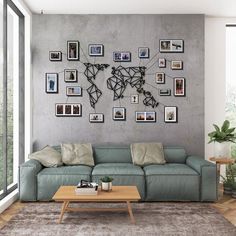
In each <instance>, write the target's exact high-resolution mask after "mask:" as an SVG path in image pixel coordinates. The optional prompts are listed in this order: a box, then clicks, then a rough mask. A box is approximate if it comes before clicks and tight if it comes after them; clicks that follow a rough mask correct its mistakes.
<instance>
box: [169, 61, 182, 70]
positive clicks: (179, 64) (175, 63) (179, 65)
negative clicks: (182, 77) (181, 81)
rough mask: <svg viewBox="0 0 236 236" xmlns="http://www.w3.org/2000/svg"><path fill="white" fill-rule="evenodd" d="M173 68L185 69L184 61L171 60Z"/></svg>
mask: <svg viewBox="0 0 236 236" xmlns="http://www.w3.org/2000/svg"><path fill="white" fill-rule="evenodd" d="M171 69H172V70H183V61H171Z"/></svg>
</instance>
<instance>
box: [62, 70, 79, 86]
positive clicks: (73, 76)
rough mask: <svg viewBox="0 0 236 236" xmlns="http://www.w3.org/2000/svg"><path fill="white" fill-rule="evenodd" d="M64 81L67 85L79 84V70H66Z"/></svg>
mask: <svg viewBox="0 0 236 236" xmlns="http://www.w3.org/2000/svg"><path fill="white" fill-rule="evenodd" d="M64 80H65V82H67V83H75V82H77V70H76V69H65V70H64Z"/></svg>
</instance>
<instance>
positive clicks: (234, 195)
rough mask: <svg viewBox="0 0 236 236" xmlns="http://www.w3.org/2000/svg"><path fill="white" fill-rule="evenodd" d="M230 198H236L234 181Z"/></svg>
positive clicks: (235, 183)
mask: <svg viewBox="0 0 236 236" xmlns="http://www.w3.org/2000/svg"><path fill="white" fill-rule="evenodd" d="M232 198H236V182H234V183H233V184H232Z"/></svg>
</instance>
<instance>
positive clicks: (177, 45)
mask: <svg viewBox="0 0 236 236" xmlns="http://www.w3.org/2000/svg"><path fill="white" fill-rule="evenodd" d="M159 42H160V43H159V48H160V49H159V51H160V52H175V53H177V52H184V41H183V40H182V39H160V41H159Z"/></svg>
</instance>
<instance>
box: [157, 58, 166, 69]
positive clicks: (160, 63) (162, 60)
mask: <svg viewBox="0 0 236 236" xmlns="http://www.w3.org/2000/svg"><path fill="white" fill-rule="evenodd" d="M158 67H159V68H166V59H165V58H158Z"/></svg>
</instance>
